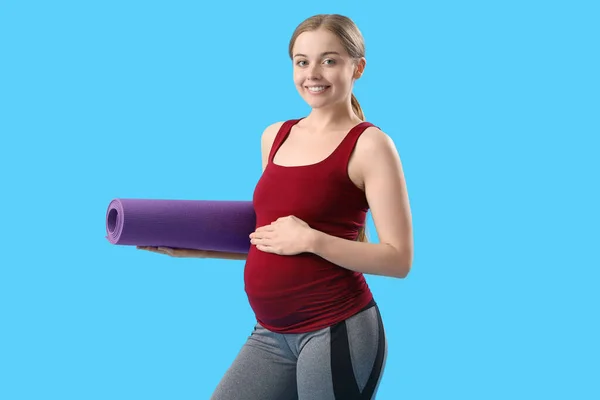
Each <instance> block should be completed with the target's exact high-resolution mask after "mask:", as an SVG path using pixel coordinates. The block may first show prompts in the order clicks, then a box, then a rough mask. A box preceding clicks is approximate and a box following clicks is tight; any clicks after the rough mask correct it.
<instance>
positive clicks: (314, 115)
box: [305, 99, 362, 132]
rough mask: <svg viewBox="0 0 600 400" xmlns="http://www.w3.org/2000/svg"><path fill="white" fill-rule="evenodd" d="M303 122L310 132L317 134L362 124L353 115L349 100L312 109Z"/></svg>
mask: <svg viewBox="0 0 600 400" xmlns="http://www.w3.org/2000/svg"><path fill="white" fill-rule="evenodd" d="M305 121H306V123H307V124H308V125H310V126H311V127H312V130H315V131H318V132H323V131H327V130H330V129H336V128H340V129H345V128H346V127H347V126H348V125H357V124H358V123H360V122H362V121H361V120H360V118H359V117H358V116H357V115H356V114H355V113H354V110H353V109H352V104H351V103H350V99H348V101H347V102H344V103H341V104H332V105H331V106H329V107H321V108H313V109H312V110H311V112H310V114H309V115H308V116H307V117H306V118H305Z"/></svg>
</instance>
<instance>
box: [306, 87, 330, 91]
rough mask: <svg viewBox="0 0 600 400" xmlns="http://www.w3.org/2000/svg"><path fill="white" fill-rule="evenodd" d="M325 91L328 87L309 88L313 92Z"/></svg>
mask: <svg viewBox="0 0 600 400" xmlns="http://www.w3.org/2000/svg"><path fill="white" fill-rule="evenodd" d="M325 89H327V86H311V87H309V88H308V90H310V91H311V92H322V91H323V90H325Z"/></svg>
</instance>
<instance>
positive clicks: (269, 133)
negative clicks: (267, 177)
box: [260, 121, 285, 171]
mask: <svg viewBox="0 0 600 400" xmlns="http://www.w3.org/2000/svg"><path fill="white" fill-rule="evenodd" d="M284 123H285V121H278V122H275V123H273V124H271V125H269V126H267V127H266V128H265V130H264V131H263V133H262V135H261V137H260V148H261V158H262V169H263V171H264V169H265V167H266V166H267V160H268V158H269V153H270V152H271V146H273V141H274V140H275V136H277V132H278V131H279V129H281V126H282V125H283V124H284Z"/></svg>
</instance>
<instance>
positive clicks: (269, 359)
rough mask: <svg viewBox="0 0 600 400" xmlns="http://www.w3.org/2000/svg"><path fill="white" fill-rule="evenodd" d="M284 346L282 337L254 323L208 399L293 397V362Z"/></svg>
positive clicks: (275, 399)
mask: <svg viewBox="0 0 600 400" xmlns="http://www.w3.org/2000/svg"><path fill="white" fill-rule="evenodd" d="M284 345H285V346H284ZM286 346H287V345H286V344H285V342H284V341H283V339H282V338H279V337H278V336H277V335H276V334H273V333H271V332H269V331H267V330H266V329H265V328H263V327H262V326H260V325H257V326H256V327H255V329H254V332H252V334H251V335H250V337H249V338H248V340H247V341H246V343H244V345H243V346H242V348H241V350H240V352H239V353H238V355H237V356H236V358H235V360H234V361H233V363H232V364H231V366H230V367H229V368H228V369H227V371H226V372H225V375H224V376H223V378H222V379H221V381H220V382H219V384H218V385H217V387H216V389H215V391H214V393H213V395H212V397H211V400H256V399H261V400H296V399H297V398H298V395H297V390H296V362H295V360H294V358H293V357H291V356H290V355H291V352H290V350H289V348H288V347H286Z"/></svg>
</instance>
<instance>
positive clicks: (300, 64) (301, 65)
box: [296, 60, 306, 67]
mask: <svg viewBox="0 0 600 400" xmlns="http://www.w3.org/2000/svg"><path fill="white" fill-rule="evenodd" d="M305 62H306V61H304V60H300V61H298V62H297V63H296V65H297V66H299V67H303V66H304V64H302V63H305Z"/></svg>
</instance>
